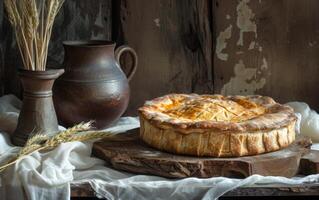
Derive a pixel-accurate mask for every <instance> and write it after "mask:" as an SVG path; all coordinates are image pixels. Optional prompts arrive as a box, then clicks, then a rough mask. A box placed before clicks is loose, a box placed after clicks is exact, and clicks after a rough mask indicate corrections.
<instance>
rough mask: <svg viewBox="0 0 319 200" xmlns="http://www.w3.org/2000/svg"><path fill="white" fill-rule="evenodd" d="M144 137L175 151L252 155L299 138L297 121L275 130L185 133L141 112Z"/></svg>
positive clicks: (286, 144) (159, 147) (196, 153)
mask: <svg viewBox="0 0 319 200" xmlns="http://www.w3.org/2000/svg"><path fill="white" fill-rule="evenodd" d="M140 123H141V128H140V138H141V139H142V140H143V141H144V142H146V143H147V144H149V145H150V146H152V147H155V148H157V149H160V150H164V151H167V152H171V153H175V154H185V155H193V156H210V157H240V156H251V155H258V154H262V153H267V152H272V151H276V150H279V149H282V148H285V147H287V146H288V145H289V144H291V143H292V142H293V141H294V140H295V123H296V120H293V121H291V122H290V123H289V124H287V126H284V127H281V128H279V129H274V130H261V131H256V132H241V133H236V134H233V133H230V132H229V133H227V132H218V131H217V132H216V131H213V130H206V131H205V132H202V133H201V134H198V133H190V134H181V133H180V132H179V131H176V130H174V129H162V128H159V127H157V126H154V125H153V124H151V123H150V122H149V121H148V120H146V119H145V118H144V117H143V116H141V115H140Z"/></svg>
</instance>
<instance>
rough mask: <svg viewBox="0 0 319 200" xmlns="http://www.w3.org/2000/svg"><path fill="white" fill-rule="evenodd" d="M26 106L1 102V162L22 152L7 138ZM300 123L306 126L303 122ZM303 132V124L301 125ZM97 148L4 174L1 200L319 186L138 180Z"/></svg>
mask: <svg viewBox="0 0 319 200" xmlns="http://www.w3.org/2000/svg"><path fill="white" fill-rule="evenodd" d="M20 106H21V102H20V101H19V100H18V99H17V98H16V97H14V96H12V95H8V96H3V97H1V98H0V131H1V133H0V162H1V163H3V162H4V161H5V160H6V159H8V158H10V156H11V155H13V154H14V153H16V152H17V151H18V150H19V148H18V147H14V146H12V145H11V143H10V140H9V136H8V133H11V132H12V131H13V130H14V128H15V125H16V121H17V117H18V112H19V109H20ZM300 122H301V123H305V122H304V121H303V120H302V114H301V121H300ZM138 126H139V122H138V119H137V118H132V117H123V118H121V119H120V120H119V122H118V123H117V124H115V125H114V126H113V127H111V128H109V129H108V130H110V131H113V132H116V133H120V132H125V131H126V130H129V129H134V128H136V127H138ZM300 127H301V131H302V130H303V128H302V127H303V124H301V125H300ZM91 148H92V142H86V143H83V142H71V143H65V144H62V145H60V146H58V147H57V148H56V149H54V150H53V151H50V152H47V153H39V152H36V153H33V154H32V155H30V156H27V157H26V158H25V159H24V160H21V161H20V162H18V163H17V164H16V165H14V166H13V167H10V168H8V169H7V170H5V171H4V172H2V173H1V179H0V180H1V182H0V184H1V187H0V199H16V200H19V199H24V197H25V196H26V197H27V198H28V199H33V200H38V199H59V200H61V199H69V198H70V184H71V183H72V184H82V183H89V184H90V185H91V186H92V188H93V189H94V191H95V192H96V194H97V196H98V197H104V198H107V199H111V200H112V199H139V200H142V199H200V198H202V199H217V198H218V197H220V196H221V195H223V194H224V193H226V192H228V191H230V190H232V189H234V188H237V187H241V186H252V185H267V184H270V183H282V184H301V183H319V175H310V176H307V177H302V178H301V177H295V178H291V179H288V178H284V177H270V176H269V177H263V176H260V175H253V176H250V177H248V178H245V179H230V178H224V177H218V178H208V179H199V178H185V179H175V180H172V179H166V178H161V177H157V176H148V175H135V174H130V173H125V172H121V171H117V170H114V169H111V168H108V167H105V166H104V161H102V160H100V159H97V158H93V157H91V156H90V155H91Z"/></svg>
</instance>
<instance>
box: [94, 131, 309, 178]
mask: <svg viewBox="0 0 319 200" xmlns="http://www.w3.org/2000/svg"><path fill="white" fill-rule="evenodd" d="M138 134H139V128H138V129H134V130H130V131H128V133H127V134H120V135H116V136H114V137H113V138H108V139H105V140H101V141H97V142H95V143H94V145H93V149H92V154H93V155H95V156H96V157H98V158H101V159H103V160H105V161H106V162H107V163H111V165H112V167H113V168H115V169H118V170H124V171H128V172H131V173H136V174H150V175H155V176H162V177H168V178H185V177H198V178H208V177H219V176H224V177H230V178H243V177H248V176H251V175H253V174H259V175H263V176H283V177H293V176H295V175H296V174H297V173H298V171H299V161H300V159H301V157H302V156H303V155H304V154H307V153H308V151H309V149H308V148H307V147H309V144H311V141H310V139H307V138H298V139H297V140H296V141H295V142H294V143H293V144H292V145H290V146H289V147H288V148H284V149H281V150H279V151H275V152H270V153H265V154H260V155H255V156H243V157H237V158H213V157H196V156H195V157H194V156H187V155H174V154H171V153H168V152H163V151H160V150H158V149H155V148H152V147H151V146H149V145H147V144H146V143H144V142H143V141H142V140H141V139H140V138H139V136H138ZM304 159H305V160H308V159H307V158H304ZM304 171H309V170H308V168H307V167H305V169H304Z"/></svg>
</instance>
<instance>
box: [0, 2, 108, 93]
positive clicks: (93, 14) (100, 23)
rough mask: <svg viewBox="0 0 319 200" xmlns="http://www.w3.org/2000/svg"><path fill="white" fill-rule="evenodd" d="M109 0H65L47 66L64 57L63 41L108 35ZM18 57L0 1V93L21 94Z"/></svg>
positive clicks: (55, 26)
mask: <svg viewBox="0 0 319 200" xmlns="http://www.w3.org/2000/svg"><path fill="white" fill-rule="evenodd" d="M111 10H112V0H95V1H94V3H92V1H91V0H81V1H78V0H68V1H65V4H64V6H63V8H62V9H61V11H60V13H59V14H58V16H57V18H56V21H55V25H54V27H53V33H52V38H51V42H50V46H49V56H48V66H49V67H58V66H60V65H61V63H62V61H63V57H64V51H63V46H62V41H64V40H89V39H111V33H112V31H111V28H112V18H111ZM21 66H22V64H21V59H20V55H19V52H18V50H17V46H16V42H15V38H14V37H13V32H12V29H11V27H10V24H9V22H8V20H7V19H6V16H5V14H4V8H3V3H1V4H0V74H1V82H0V93H1V95H2V94H6V93H14V94H15V95H17V96H20V97H21V87H20V82H19V79H18V77H17V68H19V67H21Z"/></svg>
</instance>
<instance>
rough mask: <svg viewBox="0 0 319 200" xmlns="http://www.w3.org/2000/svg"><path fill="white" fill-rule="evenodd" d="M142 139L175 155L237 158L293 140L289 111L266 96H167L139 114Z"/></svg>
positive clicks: (154, 101)
mask: <svg viewBox="0 0 319 200" xmlns="http://www.w3.org/2000/svg"><path fill="white" fill-rule="evenodd" d="M139 116H140V123H141V128H140V137H141V138H142V140H143V141H145V142H146V143H147V144H149V145H151V146H152V147H154V148H157V149H160V150H165V151H168V152H171V153H176V154H186V155H195V156H211V157H238V156H247V155H257V154H261V153H266V152H272V151H276V150H279V149H282V148H284V147H287V146H288V145H289V144H291V143H292V142H293V141H294V140H295V123H296V116H295V114H294V112H293V109H292V108H290V107H289V106H286V105H281V104H279V103H276V102H275V101H274V100H273V99H272V98H270V97H264V96H258V95H254V96H221V95H197V94H169V95H166V96H163V97H159V98H156V99H154V100H151V101H147V102H146V103H145V104H144V106H143V107H141V108H140V109H139Z"/></svg>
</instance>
